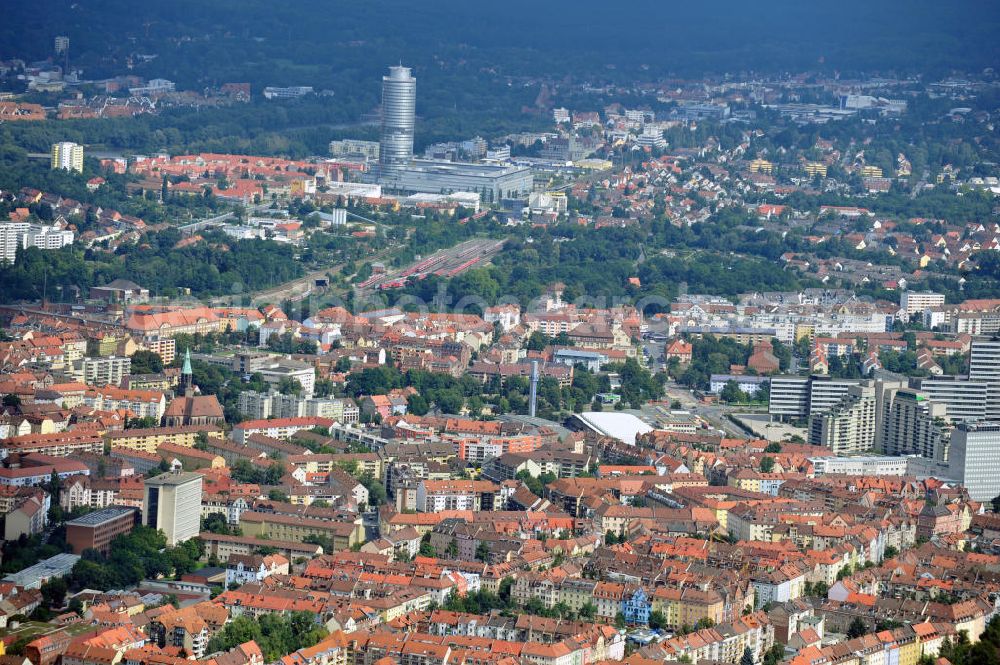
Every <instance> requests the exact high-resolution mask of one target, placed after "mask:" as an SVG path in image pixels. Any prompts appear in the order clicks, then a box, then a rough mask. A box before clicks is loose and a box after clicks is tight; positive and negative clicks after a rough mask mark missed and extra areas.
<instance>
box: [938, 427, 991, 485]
mask: <svg viewBox="0 0 1000 665" xmlns="http://www.w3.org/2000/svg"><path fill="white" fill-rule="evenodd" d="M948 467H949V469H950V475H951V477H952V478H953V479H955V480H958V481H961V483H962V484H963V485H965V487H966V488H967V489H968V490H969V497H970V498H971V499H972V500H973V501H989V500H990V499H993V498H994V497H996V496H1000V422H986V421H984V422H978V423H962V424H961V425H959V426H958V427H956V428H955V429H954V430H953V431H952V433H951V460H950V461H949V464H948Z"/></svg>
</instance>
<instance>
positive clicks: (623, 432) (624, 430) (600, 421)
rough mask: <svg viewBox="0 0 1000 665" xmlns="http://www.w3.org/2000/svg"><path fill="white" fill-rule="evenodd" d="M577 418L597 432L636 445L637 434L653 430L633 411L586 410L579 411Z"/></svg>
mask: <svg viewBox="0 0 1000 665" xmlns="http://www.w3.org/2000/svg"><path fill="white" fill-rule="evenodd" d="M577 418H579V419H580V420H581V421H583V423H584V424H586V425H587V426H588V427H590V428H591V429H593V430H595V431H596V432H599V433H600V434H604V435H605V436H611V437H614V438H616V439H618V440H619V441H622V442H624V443H627V444H629V445H635V437H636V436H637V435H639V434H645V433H646V432H652V431H653V428H652V427H650V426H649V425H647V424H646V423H644V422H643V421H642V420H640V419H639V418H637V417H636V416H633V415H632V414H631V413H620V412H617V411H607V412H605V411H585V412H583V413H578V414H577Z"/></svg>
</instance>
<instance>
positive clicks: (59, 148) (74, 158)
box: [52, 141, 83, 173]
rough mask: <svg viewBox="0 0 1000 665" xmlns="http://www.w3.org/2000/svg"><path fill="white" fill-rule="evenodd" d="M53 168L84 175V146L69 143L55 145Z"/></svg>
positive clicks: (53, 149) (53, 146) (53, 147)
mask: <svg viewBox="0 0 1000 665" xmlns="http://www.w3.org/2000/svg"><path fill="white" fill-rule="evenodd" d="M52 168H54V169H65V170H67V171H77V172H78V173H83V146H82V145H80V144H79V143H71V142H69V141H63V142H62V143H53V144H52Z"/></svg>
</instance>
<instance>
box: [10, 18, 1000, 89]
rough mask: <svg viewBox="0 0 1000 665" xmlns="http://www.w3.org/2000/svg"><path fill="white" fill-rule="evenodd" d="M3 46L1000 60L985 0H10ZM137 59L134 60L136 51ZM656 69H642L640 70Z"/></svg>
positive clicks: (289, 54) (328, 55)
mask: <svg viewBox="0 0 1000 665" xmlns="http://www.w3.org/2000/svg"><path fill="white" fill-rule="evenodd" d="M2 6H3V14H4V15H5V20H4V21H3V22H2V25H0V58H9V57H27V58H29V59H43V58H46V57H48V56H50V55H51V52H52V40H53V37H54V36H55V35H57V34H65V35H68V36H69V37H70V40H71V46H70V56H71V59H72V62H74V63H78V64H80V65H82V66H85V67H86V68H87V70H88V72H89V73H90V74H91V75H101V74H120V73H122V72H123V69H124V64H125V61H126V59H127V58H128V57H129V56H130V55H133V56H134V55H136V54H148V55H154V54H155V55H156V58H155V59H154V60H152V61H151V62H148V63H144V64H138V65H137V67H136V69H135V71H137V72H138V73H140V74H143V75H146V76H147V77H153V76H162V77H165V78H170V79H173V80H176V81H178V83H180V84H181V85H182V86H185V87H194V86H195V85H196V84H211V83H217V82H220V81H250V82H251V83H252V84H254V85H255V86H258V89H259V87H261V86H263V85H280V84H302V85H313V86H315V87H317V88H331V89H333V90H335V91H338V92H346V91H347V89H349V88H350V87H352V86H355V85H360V84H361V83H362V82H370V81H371V79H372V78H373V77H377V76H379V75H381V73H382V72H383V70H384V68H385V66H386V65H387V64H389V63H392V62H397V61H400V60H401V61H405V62H406V63H407V64H410V65H412V66H415V67H416V69H417V75H418V76H421V77H422V78H423V79H424V80H433V79H434V77H436V76H440V77H442V78H445V79H449V80H450V81H451V83H454V81H455V80H457V79H460V78H461V77H462V76H476V75H479V74H481V73H482V72H483V71H484V70H486V69H491V70H493V72H494V73H496V74H499V75H502V76H503V75H510V76H518V77H519V76H537V75H552V76H557V77H564V76H569V77H580V78H583V77H586V78H588V79H593V78H595V77H600V78H603V79H606V80H608V81H615V80H621V81H626V80H628V81H631V80H635V79H636V78H647V77H648V78H654V77H659V76H664V75H668V74H671V73H674V74H677V75H692V74H701V73H706V72H710V73H726V72H728V73H732V74H737V73H740V72H746V71H760V72H782V71H789V72H801V71H805V70H823V71H827V72H832V71H840V72H843V73H844V74H845V75H847V74H853V73H857V72H868V73H871V72H876V71H877V72H890V71H893V70H897V71H900V72H922V73H933V74H935V75H938V74H942V73H947V72H948V71H949V70H952V69H956V70H962V71H978V70H981V69H982V68H984V67H991V66H993V65H995V64H996V63H997V62H998V61H1000V57H998V56H1000V46H998V40H997V39H996V35H997V34H1000V3H996V2H984V1H982V0H952V1H951V2H941V1H940V0H907V1H906V2H902V1H900V0H841V1H839V2H810V1H808V0H704V1H702V2H689V1H684V2H677V1H675V0H652V1H649V0H643V1H631V2H630V1H627V0H626V1H625V2H607V1H605V2H596V1H594V0H504V1H503V2H477V1H476V0H417V1H414V0H351V1H349V2H348V1H344V0H293V1H291V2H284V3H275V2H273V1H272V0H266V1H265V0H210V1H206V0H171V1H170V2H134V0H100V1H95V0H72V1H71V0H37V1H32V2H28V1H26V0H6V1H4V2H2ZM136 62H138V61H137V60H136ZM640 72H644V75H640Z"/></svg>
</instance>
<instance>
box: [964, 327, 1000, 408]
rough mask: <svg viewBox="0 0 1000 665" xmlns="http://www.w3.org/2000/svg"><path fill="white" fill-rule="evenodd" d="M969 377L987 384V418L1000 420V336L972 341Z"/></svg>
mask: <svg viewBox="0 0 1000 665" xmlns="http://www.w3.org/2000/svg"><path fill="white" fill-rule="evenodd" d="M969 379H971V380H973V381H982V382H983V383H985V384H986V386H987V388H986V391H987V392H986V419H987V420H992V421H994V422H1000V338H997V337H994V338H993V339H983V340H976V341H974V342H972V357H971V359H970V360H969Z"/></svg>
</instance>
